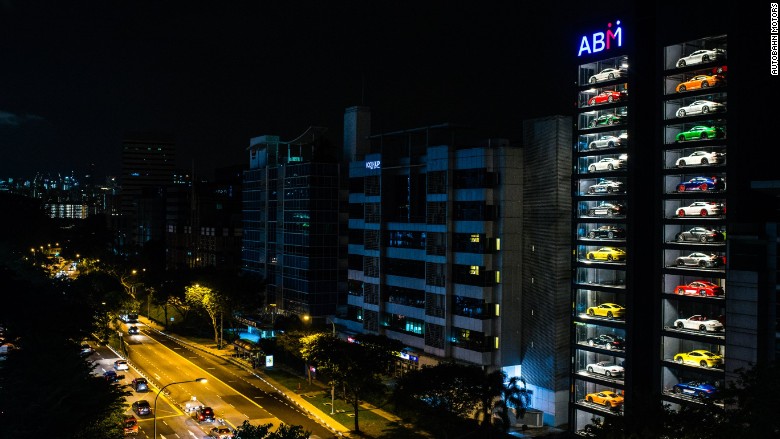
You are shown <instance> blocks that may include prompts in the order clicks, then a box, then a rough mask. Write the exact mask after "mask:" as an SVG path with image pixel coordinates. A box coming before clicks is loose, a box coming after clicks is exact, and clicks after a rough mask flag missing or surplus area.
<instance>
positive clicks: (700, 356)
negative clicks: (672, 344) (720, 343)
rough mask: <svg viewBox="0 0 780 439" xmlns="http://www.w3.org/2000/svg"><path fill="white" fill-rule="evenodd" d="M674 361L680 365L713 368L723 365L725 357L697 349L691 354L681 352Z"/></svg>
mask: <svg viewBox="0 0 780 439" xmlns="http://www.w3.org/2000/svg"><path fill="white" fill-rule="evenodd" d="M674 361H676V362H677V363H680V364H692V365H694V366H701V367H707V368H712V367H716V366H722V365H723V356H721V355H718V354H714V353H712V352H710V351H707V350H704V349H696V350H694V351H690V352H681V353H679V354H676V355H675V356H674Z"/></svg>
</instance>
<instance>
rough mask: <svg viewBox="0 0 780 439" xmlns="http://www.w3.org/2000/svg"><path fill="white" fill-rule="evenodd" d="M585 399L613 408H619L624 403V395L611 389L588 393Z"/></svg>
mask: <svg viewBox="0 0 780 439" xmlns="http://www.w3.org/2000/svg"><path fill="white" fill-rule="evenodd" d="M585 401H588V402H590V403H593V404H598V405H604V406H607V407H611V408H618V407H620V406H621V405H622V404H623V397H622V396H620V395H618V394H617V393H615V392H613V391H611V390H602V391H601V392H594V393H588V394H587V395H585Z"/></svg>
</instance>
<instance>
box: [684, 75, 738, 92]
mask: <svg viewBox="0 0 780 439" xmlns="http://www.w3.org/2000/svg"><path fill="white" fill-rule="evenodd" d="M725 84H726V78H724V77H723V76H721V75H696V76H694V77H693V78H691V79H689V80H687V81H683V82H681V83H679V84H677V88H675V91H677V93H681V92H684V91H691V90H698V89H700V88H707V87H715V86H718V85H725Z"/></svg>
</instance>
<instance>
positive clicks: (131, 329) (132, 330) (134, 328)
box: [127, 325, 138, 335]
mask: <svg viewBox="0 0 780 439" xmlns="http://www.w3.org/2000/svg"><path fill="white" fill-rule="evenodd" d="M127 333H128V334H130V335H136V334H138V326H135V325H133V326H131V327H129V328H127Z"/></svg>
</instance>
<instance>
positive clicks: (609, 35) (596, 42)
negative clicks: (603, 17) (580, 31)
mask: <svg viewBox="0 0 780 439" xmlns="http://www.w3.org/2000/svg"><path fill="white" fill-rule="evenodd" d="M616 47H623V31H622V29H621V27H620V20H617V21H615V24H614V26H613V25H612V23H607V31H606V32H595V33H593V35H583V36H582V38H580V48H579V51H578V52H577V56H582V55H583V54H585V55H592V54H594V53H599V52H604V51H606V50H610V49H613V48H616Z"/></svg>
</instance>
